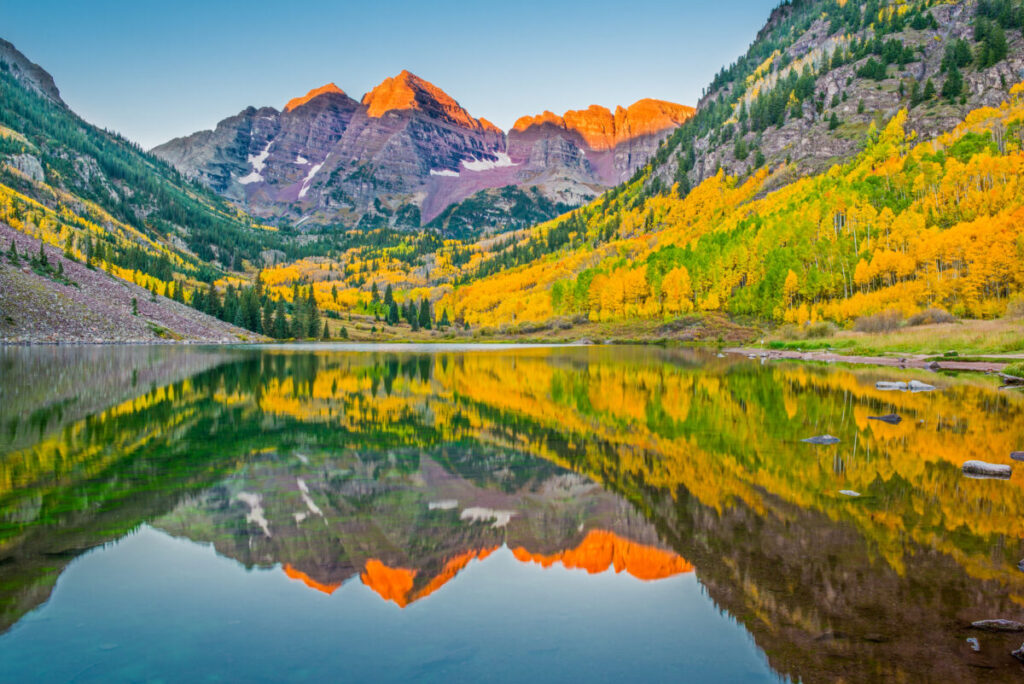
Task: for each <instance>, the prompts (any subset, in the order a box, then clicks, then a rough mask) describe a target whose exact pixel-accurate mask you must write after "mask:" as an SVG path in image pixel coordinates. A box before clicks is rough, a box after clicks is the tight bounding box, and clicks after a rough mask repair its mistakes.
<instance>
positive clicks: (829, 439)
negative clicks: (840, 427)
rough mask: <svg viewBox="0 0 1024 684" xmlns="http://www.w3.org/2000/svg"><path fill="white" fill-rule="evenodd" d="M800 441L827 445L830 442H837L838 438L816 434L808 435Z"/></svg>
mask: <svg viewBox="0 0 1024 684" xmlns="http://www.w3.org/2000/svg"><path fill="white" fill-rule="evenodd" d="M800 441H801V442H806V443H807V444H820V445H822V446H828V445H830V444H839V442H840V439H839V438H838V437H833V436H832V435H818V436H817V437H808V438H807V439H801V440H800Z"/></svg>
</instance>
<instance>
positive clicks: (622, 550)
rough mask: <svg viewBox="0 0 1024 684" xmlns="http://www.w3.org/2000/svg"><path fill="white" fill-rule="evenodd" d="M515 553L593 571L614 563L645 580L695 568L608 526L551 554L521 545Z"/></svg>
mask: <svg viewBox="0 0 1024 684" xmlns="http://www.w3.org/2000/svg"><path fill="white" fill-rule="evenodd" d="M512 555H514V556H515V557H516V559H517V560H519V561H520V562H523V563H538V564H540V565H541V566H543V567H545V568H549V567H551V566H552V565H554V564H555V563H560V564H561V565H562V566H563V567H565V568H567V569H569V570H573V569H580V570H586V571H587V572H588V573H590V574H592V575H593V574H597V573H599V572H604V571H606V570H607V569H608V568H611V567H614V568H615V572H622V571H623V570H625V571H626V572H627V573H629V574H630V575H632V576H633V577H635V578H637V579H639V580H645V581H646V580H659V579H665V578H667V577H672V576H674V575H680V574H682V573H686V572H692V571H693V566H692V565H690V564H689V563H688V562H687V561H686V560H685V559H684V558H683V557H682V556H680V555H678V554H675V553H672V552H671V551H664V550H662V549H659V548H656V547H654V546H646V545H644V544H637V543H635V542H631V541H629V540H628V539H623V538H622V537H619V536H618V535H616V534H615V533H614V532H606V531H604V530H592V531H591V532H589V533H588V534H587V536H586V537H585V538H584V539H583V541H582V542H580V545H579V546H577V547H576V548H575V549H571V550H568V551H561V552H559V553H556V554H552V555H550V556H547V555H544V554H541V553H530V552H529V551H527V550H526V549H524V548H523V547H521V546H520V547H519V548H516V549H514V550H513V551H512Z"/></svg>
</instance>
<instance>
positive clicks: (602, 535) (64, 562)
mask: <svg viewBox="0 0 1024 684" xmlns="http://www.w3.org/2000/svg"><path fill="white" fill-rule="evenodd" d="M0 368H2V369H3V371H4V372H3V375H2V376H0V454H2V456H0V628H2V629H5V630H9V631H8V633H7V634H6V635H5V636H3V637H0V657H4V653H6V652H7V651H8V650H9V648H4V644H5V642H8V643H11V646H10V648H13V643H12V639H16V638H17V635H18V633H19V629H21V628H22V627H24V628H25V629H29V628H30V627H31V623H30V621H29V618H28V616H29V615H31V613H30V611H33V610H34V609H38V610H43V611H45V610H46V609H51V607H53V608H52V610H57V607H59V606H57V604H58V603H59V602H60V600H61V595H60V593H59V592H57V593H54V594H53V599H52V600H50V602H49V603H48V604H46V608H45V609H43V608H39V607H40V606H41V605H43V604H45V603H46V602H47V600H48V599H49V598H50V596H51V592H53V590H54V587H55V586H56V587H57V588H58V589H59V588H60V587H61V586H62V585H61V583H58V579H59V578H60V577H61V575H62V573H63V572H64V571H65V569H66V568H67V569H68V572H69V573H70V568H69V563H71V561H73V560H74V559H75V558H76V557H79V556H80V555H81V554H82V553H83V552H85V551H88V550H90V549H94V548H96V547H98V546H101V545H103V544H106V543H107V542H112V541H117V540H121V539H123V538H125V537H126V535H129V534H130V533H131V532H132V531H133V530H137V529H139V526H140V525H143V524H145V525H146V526H147V529H149V528H151V529H152V530H155V531H158V532H160V533H163V534H167V535H171V536H172V537H175V538H177V539H180V540H190V541H191V542H194V543H197V544H203V545H209V546H212V548H213V549H215V551H216V553H217V554H218V556H220V557H222V558H227V559H233V562H236V563H237V564H240V565H241V566H244V567H245V568H249V569H254V570H255V569H259V570H272V571H273V572H276V573H279V575H280V576H281V578H282V580H283V581H286V582H288V583H293V584H296V583H298V584H299V586H300V587H301V588H303V589H305V588H308V590H311V591H313V593H315V594H327V595H330V596H331V599H332V600H334V599H335V598H337V597H338V596H340V595H341V594H342V593H343V592H342V591H341V588H342V587H344V586H346V585H348V584H349V583H350V582H356V583H358V584H360V585H363V586H365V587H367V588H368V589H369V590H371V591H372V593H373V594H374V595H375V596H377V597H378V599H377V600H378V601H380V600H381V599H383V600H384V601H386V602H388V603H389V604H390V605H392V606H396V605H397V606H400V607H409V608H410V609H411V607H413V606H417V607H420V606H422V607H423V609H424V610H430V609H429V605H430V604H431V603H432V602H433V601H434V600H435V597H436V596H438V595H439V594H440V593H443V592H448V591H455V588H453V587H454V585H457V584H459V582H461V579H459V580H457V579H456V578H461V577H462V576H463V575H466V576H467V577H468V576H469V575H470V574H472V573H473V572H475V569H476V568H479V569H480V572H481V573H486V571H487V567H488V566H491V565H493V566H494V567H495V568H497V567H499V565H500V567H502V568H508V567H511V566H508V565H507V564H508V563H509V562H513V563H518V564H520V565H521V566H522V567H523V570H524V571H526V570H528V569H529V568H533V569H534V570H537V571H541V572H552V571H555V570H559V569H560V570H561V571H566V572H571V573H579V574H578V575H573V576H576V577H580V578H581V579H580V580H577V583H576V584H574V585H573V586H574V587H577V588H578V587H580V586H583V585H580V584H579V582H580V581H582V578H585V577H588V576H594V575H600V576H602V577H603V576H604V575H606V574H609V573H610V574H611V575H615V576H621V577H623V578H628V579H629V580H630V581H639V582H641V583H657V582H663V581H669V578H677V579H678V578H680V577H683V576H688V577H692V576H693V574H695V575H696V578H697V580H699V582H700V586H701V587H702V589H701V591H702V592H703V595H704V596H706V599H705V600H710V601H713V603H714V605H715V606H717V608H718V609H720V610H722V611H725V613H726V617H725V618H723V619H728V616H731V618H732V619H734V620H735V621H736V622H737V623H738V624H739V625H742V627H743V628H744V629H745V630H746V631H747V633H749V635H750V636H751V637H752V638H753V640H754V642H755V643H756V646H757V648H759V649H760V651H761V652H762V653H763V655H762V658H764V659H766V660H765V662H766V663H767V664H769V665H770V666H771V668H772V669H773V670H774V672H775V673H776V675H777V676H779V677H782V678H791V679H793V680H801V681H808V682H810V681H834V680H835V679H837V678H843V679H844V680H845V681H864V682H869V681H877V680H878V679H879V678H883V677H893V678H902V679H906V680H913V681H931V680H943V681H982V680H991V679H992V678H993V677H995V678H999V677H1003V678H1006V677H1012V676H1014V675H1018V674H1020V673H1021V669H1022V668H1021V666H1020V664H1019V663H1017V662H1016V661H1015V660H1014V659H1013V658H1012V657H1011V656H1010V655H1009V653H1010V651H1011V650H1013V649H1015V648H1017V647H1019V646H1020V645H1021V643H1020V642H1021V641H1024V634H1012V633H1011V634H991V633H985V632H977V631H974V630H972V629H971V628H970V623H971V622H972V621H974V620H980V619H987V618H996V617H1003V618H1010V619H1017V620H1022V619H1024V608H1022V606H1021V602H1022V601H1024V599H1022V598H1021V597H1022V596H1024V573H1021V572H1020V571H1019V570H1017V569H1016V564H1017V561H1018V560H1020V559H1021V558H1024V547H1022V544H1021V538H1022V535H1024V529H1021V528H1022V526H1024V518H1022V516H1021V513H1022V512H1024V490H1022V487H1021V484H1022V482H1024V475H1020V474H1018V473H1015V474H1014V475H1013V477H1012V478H1011V479H1010V480H978V479H969V478H965V477H963V475H962V474H961V472H960V465H961V464H962V463H963V462H964V461H967V460H971V459H978V460H984V461H989V462H995V463H1007V464H1010V463H1012V461H1011V460H1010V458H1009V454H1010V452H1011V451H1014V450H1019V449H1021V448H1024V415H1022V414H1024V397H1022V396H1021V395H1020V394H1013V393H1006V392H1000V391H998V390H997V386H996V384H995V382H994V381H992V380H990V379H989V378H985V377H980V376H973V377H965V378H951V377H937V376H935V375H931V374H921V373H916V372H913V371H894V370H892V369H884V370H883V369H858V370H847V369H838V368H833V367H824V366H811V365H800V364H797V363H770V364H765V365H761V364H758V363H755V362H751V361H748V360H747V359H739V358H726V359H719V358H714V357H713V356H712V355H705V354H702V353H698V352H692V351H675V350H660V349H650V348H624V347H617V348H607V347H598V348H564V349H558V348H554V349H546V348H532V349H522V348H508V349H502V350H486V351H471V350H461V349H453V350H443V349H442V350H439V351H438V350H431V351H429V352H427V351H420V350H417V349H416V348H410V349H409V350H408V351H347V350H346V351H340V350H330V349H318V350H301V349H292V350H289V349H269V350H251V349H235V350H230V349H218V350H197V349H134V348H123V349H122V348H112V349H79V350H30V349H0ZM912 378H918V379H924V380H925V381H927V382H930V383H932V384H936V385H939V390H938V391H936V392H929V393H917V394H911V393H902V392H885V391H880V390H877V389H876V387H875V383H876V382H877V381H878V380H890V379H900V380H909V379H912ZM93 388H95V391H92V389H93ZM103 396H105V397H109V398H110V399H113V400H114V403H113V405H105V404H103V402H102V399H101V398H100V397H103ZM889 413H895V414H898V415H900V416H901V417H902V418H903V421H902V422H901V423H899V424H896V425H892V424H889V423H886V422H881V421H877V420H870V418H871V417H872V416H879V415H885V414H889ZM821 434H831V435H836V436H837V437H838V438H839V439H840V442H839V443H838V444H836V445H832V446H816V445H811V444H806V443H803V442H801V440H802V439H804V438H807V437H810V436H813V435H821ZM842 492H856V493H858V494H859V495H860V496H856V497H853V496H849V495H847V494H844V493H842ZM108 549H109V552H110V553H116V545H115V547H107V548H106V549H104V551H103V553H107V552H108ZM499 556H500V558H499ZM90 557H91V555H90ZM499 561H500V562H499ZM544 569H551V570H544ZM494 572H497V570H495V571H494ZM502 572H508V570H503V571H502ZM482 576H483V575H481V577H482ZM530 576H531V577H546V575H537V576H534V575H530ZM551 577H555V576H554V575H552V576H551ZM495 581H496V580H495ZM533 581H535V582H539V581H540V580H539V579H535V580H533ZM442 590H443V591H442ZM574 590H575V589H574ZM67 600H70V598H69V599H67ZM452 600H454V599H452ZM55 606H56V607H55ZM647 609H651V607H650V606H639V605H638V606H636V612H637V616H642V615H643V614H644V613H643V611H644V610H647ZM438 610H440V608H439V609H438ZM41 614H42V613H41ZM659 619H663V618H659ZM19 621H24V624H19ZM705 624H708V625H710V624H711V623H710V622H707V621H706V622H705ZM15 625H18V626H17V627H15V628H14V629H11V627H12V626H15ZM709 630H710V627H709ZM698 631H699V630H698ZM968 637H976V638H977V639H978V640H979V645H980V647H981V648H980V651H977V652H975V651H974V650H973V649H972V647H971V644H970V643H969V642H968V641H967V639H968ZM466 638H467V639H469V640H471V636H469V637H466ZM552 638H555V642H554V643H552V644H551V646H553V647H557V646H559V645H561V646H562V647H567V646H568V644H567V642H563V641H558V639H566V640H568V639H569V637H568V636H564V637H562V636H560V637H557V638H556V637H552ZM408 648H410V649H412V648H413V647H412V646H408ZM736 648H739V647H736ZM413 650H414V649H413ZM668 655H669V654H667V653H662V652H657V653H648V655H647V656H645V657H649V658H650V661H651V663H654V662H659V663H662V664H663V665H665V666H666V667H668V666H669V664H670V663H669V660H668V659H667V658H668ZM524 657H527V656H524ZM671 657H672V658H682V660H681V661H676V660H672V661H671V663H674V664H675V665H685V664H686V663H687V662H689V663H690V664H692V665H693V666H694V667H697V665H698V663H702V664H701V665H700V666H701V667H705V668H707V669H705V670H702V671H703V672H704V673H705V674H708V675H714V674H718V675H720V676H723V677H725V676H726V675H727V667H728V665H727V663H725V662H720V663H713V662H712V663H708V662H705V661H706V660H707V659H706V658H705V659H704V660H701V658H702V656H701V655H700V654H694V653H691V654H680V653H672V654H671ZM659 658H660V659H662V660H659ZM686 658H689V659H690V661H687V660H686ZM752 662H753V661H752ZM26 663H27V661H26ZM446 667H447V666H446ZM453 667H455V669H454V670H452V672H459V669H458V668H459V666H457V665H456V666H453ZM638 667H641V670H638V671H637V672H642V666H638ZM716 667H717V668H719V669H716ZM745 667H746V666H745ZM751 667H754V669H753V670H750V669H748V670H744V672H745V673H746V675H749V676H750V677H757V676H764V673H761V674H759V675H758V674H756V667H755V666H751ZM669 671H672V670H669ZM694 671H695V670H694ZM150 674H151V675H152V674H153V673H150ZM179 674H180V673H179ZM434 674H437V673H434ZM648 674H651V675H652V676H654V673H653V671H652V672H650V673H648ZM731 676H736V673H735V672H732V673H731ZM0 678H2V676H0ZM300 678H301V677H300Z"/></svg>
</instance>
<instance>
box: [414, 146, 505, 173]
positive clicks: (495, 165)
mask: <svg viewBox="0 0 1024 684" xmlns="http://www.w3.org/2000/svg"><path fill="white" fill-rule="evenodd" d="M495 156H496V157H497V160H493V159H474V160H472V161H468V160H467V161H463V162H462V166H463V167H464V168H465V169H466V170H467V171H477V172H479V171H490V170H491V169H500V168H505V167H509V166H519V165H518V164H516V163H515V162H513V161H512V158H511V157H510V156H508V155H507V154H506V153H504V152H496V153H495ZM431 173H433V171H431ZM456 175H458V174H456Z"/></svg>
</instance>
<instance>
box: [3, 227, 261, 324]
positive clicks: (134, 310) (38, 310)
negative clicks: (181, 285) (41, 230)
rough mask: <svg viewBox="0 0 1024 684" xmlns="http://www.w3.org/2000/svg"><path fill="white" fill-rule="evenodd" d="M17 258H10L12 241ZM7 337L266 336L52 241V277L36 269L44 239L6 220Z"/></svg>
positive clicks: (49, 257)
mask: <svg viewBox="0 0 1024 684" xmlns="http://www.w3.org/2000/svg"><path fill="white" fill-rule="evenodd" d="M12 241H13V243H14V245H15V249H16V251H17V252H18V254H19V255H20V256H19V259H18V262H16V263H15V262H12V260H11V259H9V258H8V252H9V248H10V245H11V243H12ZM0 244H2V245H3V247H4V249H3V253H2V254H0V344H27V343H48V342H49V343H57V342H60V343H68V342H76V343H107V342H124V343H168V342H183V341H184V342H203V343H231V342H234V343H237V342H243V341H258V340H261V339H263V338H262V336H260V335H257V334H255V333H253V332H251V331H248V330H243V329H241V328H237V327H235V326H233V325H229V324H228V323H224V322H223V321H219V320H217V319H216V318H213V317H212V316H207V315H206V314H204V313H200V312H199V311H196V310H195V309H193V308H191V307H189V306H186V305H185V304H181V303H179V302H175V301H172V300H170V299H168V298H166V297H160V296H157V297H153V296H152V295H151V294H150V293H149V292H148V291H147V290H146V289H145V288H142V287H139V286H138V285H135V284H133V283H128V282H125V281H123V280H120V279H118V278H115V277H113V276H111V275H109V274H107V273H104V272H103V271H100V270H93V269H89V268H86V267H85V266H84V265H83V264H81V263H78V262H77V261H72V260H69V259H66V258H64V256H63V255H62V254H61V252H60V251H59V250H56V249H54V248H53V247H49V246H45V247H44V248H43V249H44V251H45V253H46V257H47V261H48V263H49V264H51V265H52V266H54V268H58V267H59V268H60V269H61V273H62V274H63V276H62V277H59V278H58V277H53V276H50V275H47V274H46V273H45V272H40V271H39V270H38V269H36V268H33V265H32V259H33V258H35V257H37V255H38V254H39V248H40V241H39V240H35V239H33V238H30V237H29V236H27V235H25V234H23V233H20V232H18V231H15V230H14V229H12V228H11V227H10V226H7V225H5V224H2V223H0Z"/></svg>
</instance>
